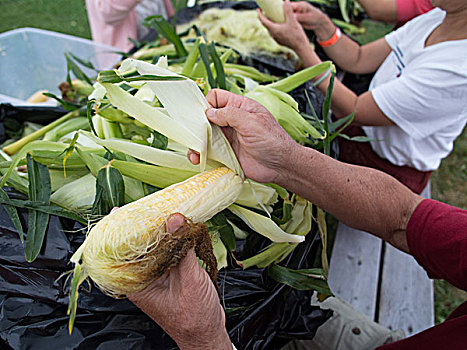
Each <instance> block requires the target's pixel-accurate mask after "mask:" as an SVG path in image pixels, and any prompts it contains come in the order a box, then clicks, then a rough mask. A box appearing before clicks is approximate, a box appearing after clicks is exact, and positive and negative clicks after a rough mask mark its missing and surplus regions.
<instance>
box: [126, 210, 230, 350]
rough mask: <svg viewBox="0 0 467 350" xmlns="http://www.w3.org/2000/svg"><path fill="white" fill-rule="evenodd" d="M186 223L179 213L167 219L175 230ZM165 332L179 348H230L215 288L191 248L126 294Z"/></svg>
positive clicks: (170, 229)
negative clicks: (144, 284)
mask: <svg viewBox="0 0 467 350" xmlns="http://www.w3.org/2000/svg"><path fill="white" fill-rule="evenodd" d="M184 223H185V218H184V217H183V216H182V215H181V214H173V215H172V216H170V217H169V219H168V220H167V225H166V230H167V232H169V233H174V232H175V231H177V230H178V229H179V228H180V227H181V226H182V225H183V224H184ZM128 299H130V300H131V301H132V302H133V303H134V304H135V305H136V306H137V307H138V308H140V309H141V310H142V311H143V312H144V313H146V314H147V315H148V316H150V317H151V318H152V319H153V320H154V321H155V322H156V323H157V324H158V325H159V326H161V327H162V329H164V331H166V332H167V333H168V334H169V335H170V336H171V337H172V339H173V340H175V342H176V343H177V344H178V346H179V347H180V348H181V349H231V348H232V347H231V343H230V340H229V337H228V335H227V332H226V330H225V315H224V311H223V310H222V307H221V305H220V303H219V297H218V295H217V291H216V288H215V287H214V285H213V283H212V282H211V280H210V278H209V276H208V274H207V273H206V271H204V270H203V268H202V267H201V266H200V264H199V263H198V260H197V259H196V256H195V253H194V251H193V250H190V252H189V253H188V254H187V256H186V257H185V258H183V259H182V260H181V261H180V264H179V265H178V266H176V267H172V268H170V270H169V271H167V272H166V273H165V274H164V275H162V277H160V278H158V279H157V280H155V281H154V282H152V283H151V284H150V285H149V286H148V287H147V288H146V289H144V290H143V291H141V292H138V293H135V294H132V295H128Z"/></svg>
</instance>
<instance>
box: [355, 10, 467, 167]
mask: <svg viewBox="0 0 467 350" xmlns="http://www.w3.org/2000/svg"><path fill="white" fill-rule="evenodd" d="M444 16H445V12H444V11H442V10H440V9H439V8H435V9H433V10H432V11H430V12H428V13H426V14H424V15H422V16H419V17H416V18H415V19H413V20H412V21H410V22H408V23H407V24H406V25H404V26H403V27H401V28H399V29H398V30H396V31H394V32H392V33H390V34H388V35H386V37H385V39H386V41H387V42H388V44H389V46H390V47H391V48H392V52H391V53H390V54H389V56H388V57H387V58H386V60H385V61H384V62H383V64H382V65H381V67H380V68H379V69H378V71H377V72H376V74H375V76H374V78H373V80H372V81H371V84H370V91H371V93H372V95H373V98H374V100H375V102H376V104H377V105H378V107H379V108H380V109H381V111H382V112H383V113H384V114H385V115H386V116H387V117H388V118H389V119H391V120H392V121H393V122H394V123H395V124H396V125H395V126H378V127H368V126H366V127H363V130H364V131H365V133H366V134H367V136H368V137H370V138H372V139H375V140H378V141H371V146H372V148H373V150H374V151H375V152H376V153H377V154H378V155H379V156H380V157H382V158H385V159H387V160H389V161H390V162H391V163H393V164H395V165H399V166H403V165H407V166H410V167H412V168H415V169H418V170H422V171H429V170H435V169H437V168H438V167H439V164H440V163H441V160H442V159H443V158H444V157H446V156H447V155H448V154H449V153H450V152H451V150H452V147H453V142H454V140H455V139H456V138H457V136H459V134H460V133H461V132H462V130H463V128H464V126H465V124H466V121H467V40H455V41H447V42H442V43H439V44H435V45H431V46H428V47H425V41H426V39H427V38H428V36H429V35H430V34H431V32H432V31H433V30H434V29H435V28H437V27H438V26H439V24H441V22H442V21H443V19H444Z"/></svg>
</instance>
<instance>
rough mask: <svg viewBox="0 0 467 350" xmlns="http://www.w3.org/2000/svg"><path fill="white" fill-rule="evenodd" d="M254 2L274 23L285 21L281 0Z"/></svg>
mask: <svg viewBox="0 0 467 350" xmlns="http://www.w3.org/2000/svg"><path fill="white" fill-rule="evenodd" d="M256 3H257V4H258V6H259V7H260V8H261V10H262V11H263V12H264V14H265V15H266V17H267V18H269V19H270V20H271V21H273V22H276V23H284V22H285V15H284V1H283V0H256Z"/></svg>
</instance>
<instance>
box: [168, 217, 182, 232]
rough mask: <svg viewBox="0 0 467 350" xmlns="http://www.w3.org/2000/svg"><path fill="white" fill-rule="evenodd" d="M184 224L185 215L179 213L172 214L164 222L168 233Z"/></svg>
mask: <svg viewBox="0 0 467 350" xmlns="http://www.w3.org/2000/svg"><path fill="white" fill-rule="evenodd" d="M184 224H185V217H184V216H183V215H182V214H180V213H175V214H172V215H170V216H169V217H168V219H167V223H166V224H165V227H166V231H167V232H168V233H174V232H175V231H177V230H178V229H179V228H180V227H182V226H183V225H184Z"/></svg>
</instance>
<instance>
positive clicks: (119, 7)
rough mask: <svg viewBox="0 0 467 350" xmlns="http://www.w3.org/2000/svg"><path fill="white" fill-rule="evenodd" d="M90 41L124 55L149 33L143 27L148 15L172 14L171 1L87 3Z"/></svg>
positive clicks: (91, 0)
mask: <svg viewBox="0 0 467 350" xmlns="http://www.w3.org/2000/svg"><path fill="white" fill-rule="evenodd" d="M86 9H87V12H88V19H89V25H90V27H91V34H92V39H93V40H94V41H96V42H99V43H102V44H106V45H110V46H114V47H117V48H119V49H120V50H122V51H124V52H126V51H128V50H130V49H131V47H132V46H133V44H132V43H131V41H130V40H128V38H131V39H134V40H140V39H142V38H143V37H144V35H145V34H146V33H147V32H148V31H149V29H148V28H146V27H144V26H143V25H142V22H143V20H144V19H145V18H146V17H147V16H153V15H162V16H164V17H165V18H168V17H171V16H172V15H173V14H174V9H173V6H172V3H171V2H170V0H86Z"/></svg>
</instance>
